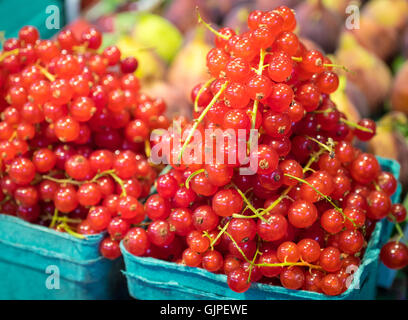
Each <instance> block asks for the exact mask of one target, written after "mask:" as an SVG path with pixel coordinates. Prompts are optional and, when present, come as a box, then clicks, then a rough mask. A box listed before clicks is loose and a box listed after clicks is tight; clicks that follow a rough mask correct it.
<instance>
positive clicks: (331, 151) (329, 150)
mask: <svg viewBox="0 0 408 320" xmlns="http://www.w3.org/2000/svg"><path fill="white" fill-rule="evenodd" d="M306 139H309V140H311V141H313V142H316V143H317V144H318V145H319V146H320V147H322V148H323V149H326V150H327V151H328V152H329V153H330V154H333V148H332V146H327V145H325V144H324V143H322V142H320V141H319V140H317V139H315V138H312V137H309V136H306Z"/></svg>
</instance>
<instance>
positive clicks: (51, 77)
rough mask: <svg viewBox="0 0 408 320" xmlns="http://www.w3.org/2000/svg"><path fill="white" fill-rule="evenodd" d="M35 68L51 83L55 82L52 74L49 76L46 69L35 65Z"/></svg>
mask: <svg viewBox="0 0 408 320" xmlns="http://www.w3.org/2000/svg"><path fill="white" fill-rule="evenodd" d="M37 67H38V68H39V69H40V70H41V73H42V74H43V75H44V76H45V77H46V78H47V79H48V80H50V81H51V82H54V81H55V76H54V75H53V74H51V73H50V72H49V71H48V70H47V69H45V68H44V67H42V66H40V65H37Z"/></svg>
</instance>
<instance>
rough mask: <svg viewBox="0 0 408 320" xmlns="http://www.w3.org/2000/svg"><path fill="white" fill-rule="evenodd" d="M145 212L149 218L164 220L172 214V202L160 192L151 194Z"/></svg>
mask: <svg viewBox="0 0 408 320" xmlns="http://www.w3.org/2000/svg"><path fill="white" fill-rule="evenodd" d="M144 209H145V212H146V214H147V216H148V217H149V219H151V220H153V221H155V220H164V219H166V218H167V217H168V216H169V215H170V209H171V207H170V202H169V201H168V200H167V199H164V198H163V197H161V196H160V195H158V194H154V195H151V196H150V197H149V198H148V199H147V201H146V203H145V205H144Z"/></svg>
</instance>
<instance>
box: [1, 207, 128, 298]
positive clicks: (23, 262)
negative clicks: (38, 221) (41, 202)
mask: <svg viewBox="0 0 408 320" xmlns="http://www.w3.org/2000/svg"><path fill="white" fill-rule="evenodd" d="M103 237H104V234H98V235H92V236H88V237H87V238H86V239H77V238H75V237H73V236H71V235H69V234H66V233H61V232H58V231H55V230H52V229H49V228H46V227H42V226H38V225H34V224H31V223H27V222H25V221H23V220H21V219H19V218H16V217H12V216H7V215H2V214H0V253H1V254H0V274H1V276H0V299H2V300H5V299H7V300H85V299H121V298H125V297H128V294H127V290H126V282H125V279H124V278H123V276H122V274H121V272H120V270H121V268H123V260H122V259H116V260H115V261H110V260H107V259H105V258H103V257H102V256H101V255H100V254H99V243H100V242H101V240H102V239H103Z"/></svg>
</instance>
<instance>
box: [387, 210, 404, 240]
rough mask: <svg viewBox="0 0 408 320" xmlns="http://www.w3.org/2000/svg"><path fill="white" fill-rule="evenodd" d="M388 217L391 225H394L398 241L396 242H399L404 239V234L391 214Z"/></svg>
mask: <svg viewBox="0 0 408 320" xmlns="http://www.w3.org/2000/svg"><path fill="white" fill-rule="evenodd" d="M388 217H389V218H390V219H391V220H392V221H393V223H394V224H395V229H397V232H398V240H397V242H399V241H400V240H401V239H404V238H405V234H404V231H403V230H402V228H401V225H400V224H399V223H398V222H397V220H396V219H395V217H394V216H393V215H392V214H389V215H388Z"/></svg>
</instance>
